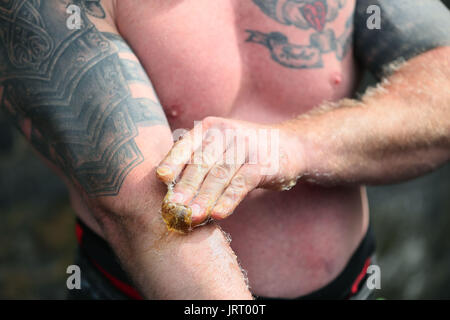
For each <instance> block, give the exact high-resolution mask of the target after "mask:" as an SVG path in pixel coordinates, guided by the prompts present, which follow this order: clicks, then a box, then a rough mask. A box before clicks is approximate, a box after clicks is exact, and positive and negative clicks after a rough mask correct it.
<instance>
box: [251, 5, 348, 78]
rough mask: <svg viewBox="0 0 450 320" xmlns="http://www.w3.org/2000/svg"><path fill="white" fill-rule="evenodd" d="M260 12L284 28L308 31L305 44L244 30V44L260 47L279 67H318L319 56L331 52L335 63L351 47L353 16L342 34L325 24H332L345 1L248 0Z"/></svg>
mask: <svg viewBox="0 0 450 320" xmlns="http://www.w3.org/2000/svg"><path fill="white" fill-rule="evenodd" d="M252 1H253V3H254V4H256V5H257V6H258V7H259V8H260V9H261V11H262V12H263V13H264V14H266V15H267V16H269V17H270V18H272V19H273V20H275V21H277V22H278V23H280V24H282V25H286V26H292V27H295V28H298V29H301V30H311V31H312V34H311V35H310V37H309V43H308V44H295V43H291V42H290V41H289V39H288V37H287V36H286V35H285V34H283V33H281V32H277V31H273V32H269V33H264V32H260V31H256V30H246V32H248V33H249V37H248V38H247V40H246V42H251V43H256V44H260V45H263V46H264V47H266V48H267V49H269V51H270V54H271V57H272V59H273V60H274V61H276V62H277V63H279V64H280V65H282V66H284V67H287V68H292V69H311V68H322V67H323V60H322V55H323V54H327V53H331V52H334V53H335V55H336V58H337V59H338V60H339V61H342V59H343V58H344V57H345V56H346V54H347V52H348V49H349V48H350V47H351V45H352V33H353V15H351V16H350V17H349V18H348V19H347V21H346V23H345V30H344V32H343V33H342V34H340V35H336V33H335V32H334V30H333V29H331V28H327V23H329V22H332V21H334V20H335V19H336V18H337V17H338V16H339V13H340V11H341V9H342V8H343V7H344V6H345V4H346V2H347V0H252Z"/></svg>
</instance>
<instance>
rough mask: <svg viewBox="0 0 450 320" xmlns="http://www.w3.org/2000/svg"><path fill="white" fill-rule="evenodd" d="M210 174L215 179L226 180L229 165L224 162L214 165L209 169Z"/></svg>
mask: <svg viewBox="0 0 450 320" xmlns="http://www.w3.org/2000/svg"><path fill="white" fill-rule="evenodd" d="M210 174H211V176H212V177H214V178H216V179H219V180H226V179H227V178H228V176H229V174H230V167H229V166H228V165H226V164H219V165H216V166H214V167H213V168H212V169H211V172H210Z"/></svg>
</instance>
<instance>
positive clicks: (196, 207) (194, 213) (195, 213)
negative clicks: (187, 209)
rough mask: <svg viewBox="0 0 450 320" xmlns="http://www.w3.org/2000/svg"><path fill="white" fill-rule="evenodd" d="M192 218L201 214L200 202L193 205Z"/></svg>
mask: <svg viewBox="0 0 450 320" xmlns="http://www.w3.org/2000/svg"><path fill="white" fill-rule="evenodd" d="M191 210H192V218H195V217H198V216H199V215H200V211H201V208H200V206H199V205H198V204H193V205H192V206H191Z"/></svg>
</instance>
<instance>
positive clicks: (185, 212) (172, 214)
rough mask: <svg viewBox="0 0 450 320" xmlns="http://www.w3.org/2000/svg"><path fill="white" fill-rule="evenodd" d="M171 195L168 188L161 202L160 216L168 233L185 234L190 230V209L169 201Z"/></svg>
mask: <svg viewBox="0 0 450 320" xmlns="http://www.w3.org/2000/svg"><path fill="white" fill-rule="evenodd" d="M172 194H173V192H172V190H171V189H170V188H169V192H168V193H167V195H166V197H165V198H164V200H163V204H162V207H161V214H162V218H163V220H164V222H165V223H166V225H167V229H168V230H169V231H175V232H179V233H187V232H189V231H191V230H192V209H191V208H190V207H187V206H184V205H182V204H178V203H173V202H170V201H169V197H170V196H171V195H172Z"/></svg>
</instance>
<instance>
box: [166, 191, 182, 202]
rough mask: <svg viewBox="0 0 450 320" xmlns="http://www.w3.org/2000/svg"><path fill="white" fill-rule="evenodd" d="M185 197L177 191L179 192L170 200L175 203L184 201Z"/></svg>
mask: <svg viewBox="0 0 450 320" xmlns="http://www.w3.org/2000/svg"><path fill="white" fill-rule="evenodd" d="M183 199H184V196H183V194H182V193H178V192H177V193H174V194H173V195H172V196H171V197H170V199H169V201H170V202H173V203H182V202H183Z"/></svg>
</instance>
